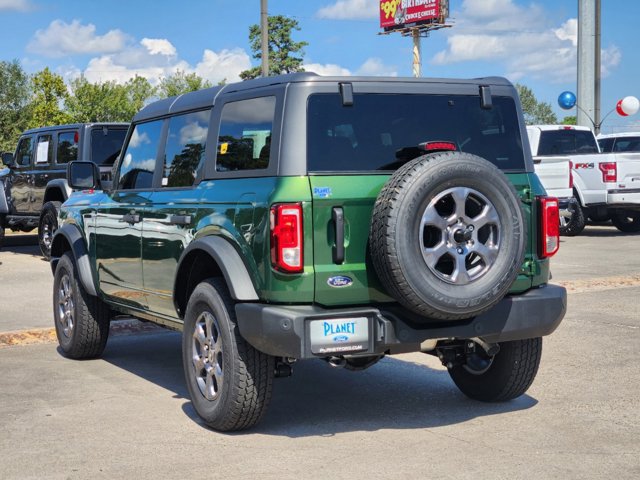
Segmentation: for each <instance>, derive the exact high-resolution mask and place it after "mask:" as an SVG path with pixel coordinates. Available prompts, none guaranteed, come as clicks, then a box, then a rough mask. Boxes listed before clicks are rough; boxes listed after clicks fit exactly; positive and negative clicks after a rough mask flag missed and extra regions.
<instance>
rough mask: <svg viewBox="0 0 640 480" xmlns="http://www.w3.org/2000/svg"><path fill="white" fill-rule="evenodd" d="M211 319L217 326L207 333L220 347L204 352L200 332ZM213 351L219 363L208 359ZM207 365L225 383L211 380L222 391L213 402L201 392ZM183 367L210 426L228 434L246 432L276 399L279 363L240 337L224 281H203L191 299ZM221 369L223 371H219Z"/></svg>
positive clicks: (197, 406)
mask: <svg viewBox="0 0 640 480" xmlns="http://www.w3.org/2000/svg"><path fill="white" fill-rule="evenodd" d="M211 318H213V319H214V320H213V321H212V320H211ZM207 319H208V320H209V321H210V322H211V324H212V325H213V326H212V327H211V331H210V332H207V331H203V333H204V337H207V338H208V336H211V337H212V339H213V338H214V337H217V338H219V339H220V344H219V345H218V342H217V341H216V342H215V343H216V346H210V347H209V348H208V349H207V350H203V348H202V343H201V342H200V340H198V338H203V336H201V337H198V336H197V335H196V329H197V325H201V326H202V322H203V321H205V323H206V320H207ZM214 322H215V324H214ZM198 350H200V351H198ZM210 350H214V355H213V361H212V360H210V359H206V358H205V357H206V355H203V354H202V353H203V352H205V351H206V352H209V351H210ZM215 352H217V353H215ZM196 358H198V359H199V360H201V361H202V365H201V366H197V364H196ZM207 362H209V363H208V367H209V368H210V369H211V368H213V370H214V371H219V372H220V375H219V377H220V383H218V378H217V377H216V379H215V383H213V382H214V380H213V379H212V380H211V382H212V385H215V386H216V387H217V391H216V392H213V395H212V396H215V398H211V399H209V398H207V397H206V396H205V392H203V391H202V390H201V388H205V387H204V386H202V387H201V386H199V384H198V379H200V381H201V382H202V381H203V379H202V377H201V376H202V375H204V376H205V377H206V371H207V370H206V367H207ZM182 363H183V367H184V375H185V380H186V383H187V388H188V390H189V394H190V395H191V402H192V404H193V406H194V408H195V410H196V412H197V413H198V415H199V416H200V417H201V418H202V419H203V420H204V422H205V423H206V424H207V425H208V426H209V427H211V428H213V429H215V430H219V431H224V432H228V431H234V430H242V429H246V428H250V427H252V426H254V425H255V424H257V423H258V422H259V421H260V420H261V419H262V417H263V416H264V414H265V412H266V410H267V406H268V404H269V401H270V400H271V388H272V383H273V376H274V370H275V359H274V357H272V356H270V355H267V354H264V353H262V352H259V351H258V350H256V349H255V348H253V347H252V346H251V345H249V343H247V342H246V341H245V340H244V338H242V337H241V336H240V333H239V331H238V327H237V325H236V315H235V308H234V302H233V300H232V299H231V296H230V295H229V291H228V289H227V287H226V285H225V284H224V282H223V281H222V280H221V279H218V278H213V279H208V280H205V281H203V282H202V283H200V284H199V285H198V286H197V287H196V288H195V290H194V291H193V293H192V294H191V296H190V297H189V302H188V304H187V309H186V314H185V322H184V330H183V337H182ZM211 363H213V364H214V366H213V367H212V366H211ZM217 366H220V370H216V367H217ZM206 388H208V387H206ZM207 392H208V393H211V392H210V391H208V390H207Z"/></svg>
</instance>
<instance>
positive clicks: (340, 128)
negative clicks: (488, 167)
mask: <svg viewBox="0 0 640 480" xmlns="http://www.w3.org/2000/svg"><path fill="white" fill-rule="evenodd" d="M492 100H493V107H492V108H490V109H483V108H482V107H481V104H480V97H479V96H461V95H408V94H405V95H397V94H355V95H354V102H353V105H352V106H343V105H342V99H341V96H340V95H339V94H316V95H311V96H310V97H309V101H308V108H307V116H308V121H307V129H308V132H307V138H308V143H307V158H308V169H309V171H311V172H320V171H333V172H335V171H366V170H394V169H396V168H398V167H399V166H400V165H401V164H402V163H404V162H406V161H407V160H409V159H410V158H412V157H415V156H417V154H413V155H411V154H409V153H408V152H411V151H415V150H416V147H418V145H420V144H421V143H425V142H449V143H453V144H455V147H456V150H458V151H462V152H469V153H473V154H475V155H479V156H480V157H483V158H485V159H487V160H489V161H490V162H492V163H493V164H495V165H496V166H497V167H498V168H500V169H502V170H516V171H522V170H524V169H525V163H524V154H523V152H522V142H521V137H520V129H519V125H520V123H519V121H518V115H517V111H516V106H515V102H514V100H513V98H510V97H493V99H492ZM423 153H424V152H423ZM418 154H419V153H418Z"/></svg>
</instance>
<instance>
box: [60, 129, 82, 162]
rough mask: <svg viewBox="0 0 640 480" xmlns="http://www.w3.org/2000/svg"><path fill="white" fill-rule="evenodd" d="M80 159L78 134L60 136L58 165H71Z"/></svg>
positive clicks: (63, 133)
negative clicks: (70, 163)
mask: <svg viewBox="0 0 640 480" xmlns="http://www.w3.org/2000/svg"><path fill="white" fill-rule="evenodd" d="M77 159H78V132H62V133H59V134H58V156H57V159H56V161H57V163H69V162H72V161H74V160H77Z"/></svg>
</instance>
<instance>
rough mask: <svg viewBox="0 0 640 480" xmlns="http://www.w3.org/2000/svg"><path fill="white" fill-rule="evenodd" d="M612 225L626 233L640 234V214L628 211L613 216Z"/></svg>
mask: <svg viewBox="0 0 640 480" xmlns="http://www.w3.org/2000/svg"><path fill="white" fill-rule="evenodd" d="M611 223H613V226H614V227H616V228H617V229H618V230H620V231H621V232H624V233H638V232H640V212H636V211H633V210H628V211H625V212H616V213H614V214H613V215H611Z"/></svg>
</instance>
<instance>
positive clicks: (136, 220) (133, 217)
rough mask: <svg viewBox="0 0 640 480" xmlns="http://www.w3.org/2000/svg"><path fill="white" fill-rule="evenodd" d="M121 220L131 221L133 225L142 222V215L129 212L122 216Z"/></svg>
mask: <svg viewBox="0 0 640 480" xmlns="http://www.w3.org/2000/svg"><path fill="white" fill-rule="evenodd" d="M120 221H121V222H125V223H129V224H131V225H133V224H134V223H140V215H139V214H137V213H127V214H125V215H123V216H122V218H121V219H120Z"/></svg>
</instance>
